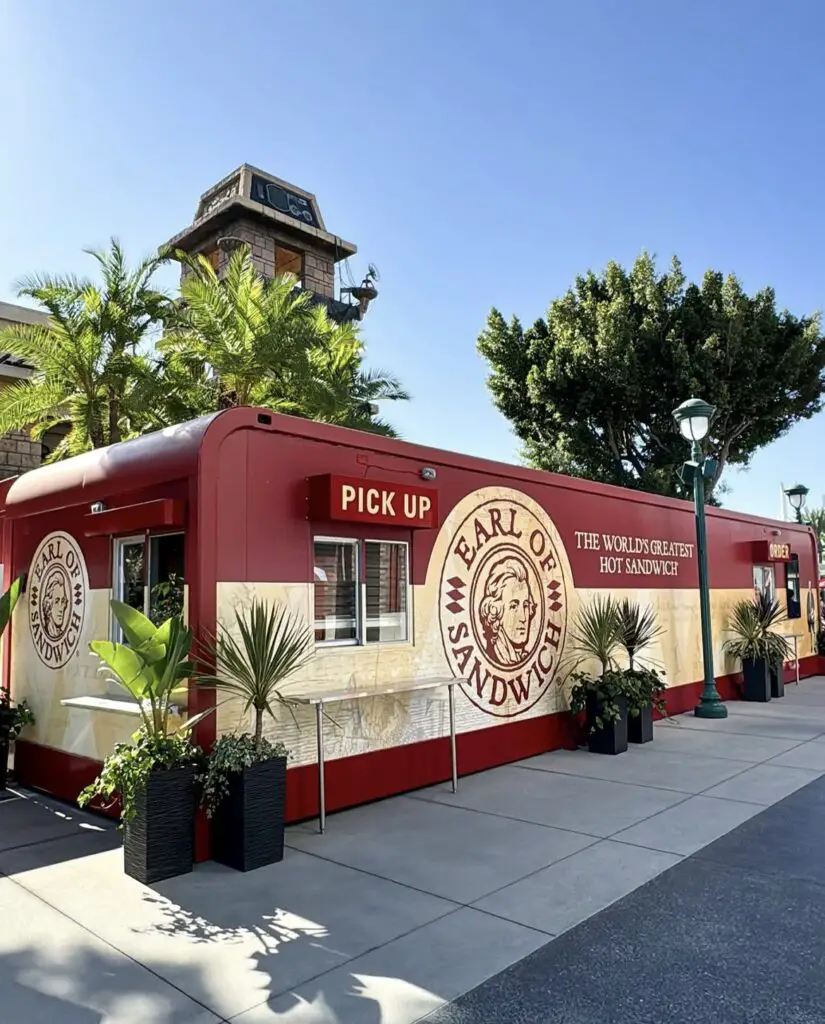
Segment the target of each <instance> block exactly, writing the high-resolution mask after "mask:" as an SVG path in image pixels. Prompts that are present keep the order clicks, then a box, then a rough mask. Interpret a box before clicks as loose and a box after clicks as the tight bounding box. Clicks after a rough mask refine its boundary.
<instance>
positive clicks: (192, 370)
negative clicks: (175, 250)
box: [146, 246, 408, 434]
mask: <svg viewBox="0 0 825 1024" xmlns="http://www.w3.org/2000/svg"><path fill="white" fill-rule="evenodd" d="M181 258H182V259H184V260H185V262H186V263H187V264H188V266H189V269H190V273H189V274H188V275H187V276H186V277H185V278H184V280H183V282H182V284H181V298H182V303H181V305H180V308H179V312H178V314H177V316H176V317H175V319H174V321H173V322H172V323H171V324H170V327H169V329H168V330H167V333H166V334H165V336H164V338H163V339H162V341H161V342H160V343H159V345H158V352H159V356H160V363H159V371H160V372H159V374H158V375H157V377H156V378H155V379H154V380H150V379H147V380H146V386H147V395H146V405H147V407H149V408H151V409H154V410H155V415H156V417H157V421H158V423H157V425H162V424H163V423H164V422H168V423H175V422H180V421H181V420H183V419H189V418H192V417H194V416H200V415H204V414H206V413H208V412H214V411H216V410H218V409H222V408H229V407H231V406H236V405H253V406H255V405H260V406H266V407H269V408H272V409H275V410H276V411H279V412H286V413H291V414H293V415H298V416H304V417H307V418H311V419H318V420H323V421H324V422H327V423H337V424H339V425H343V426H352V427H357V428H359V429H362V430H371V431H375V432H379V433H390V434H391V433H392V432H393V431H392V428H391V427H390V426H389V425H388V424H386V423H384V422H383V421H382V420H378V419H376V418H375V414H374V410H373V408H372V406H373V403H376V402H379V401H384V400H391V401H396V400H403V399H406V398H407V397H408V396H407V394H406V393H405V392H404V391H403V389H402V388H401V385H400V384H399V382H398V381H397V380H395V379H394V378H393V377H391V376H389V375H387V374H383V373H378V372H374V371H373V372H370V371H367V370H365V369H364V368H363V358H364V347H363V343H362V341H361V339H360V337H359V336H358V334H357V331H356V329H355V327H354V326H353V325H351V324H344V325H341V324H337V323H336V322H335V321H333V320H332V319H331V318H330V317H329V316H328V314H327V312H326V310H325V309H324V308H323V307H322V306H320V305H317V304H315V303H313V302H312V299H311V296H310V295H309V294H308V293H307V292H304V291H301V290H297V289H296V288H295V278H294V277H292V276H291V275H280V276H277V277H275V278H273V279H272V280H265V279H264V278H263V277H262V276H261V275H260V274H259V273H258V271H257V270H256V268H255V265H254V263H253V260H252V256H251V253H250V250H249V247H248V246H240V247H238V248H237V249H236V250H235V251H234V252H233V253H232V255H231V256H230V258H229V261H228V265H227V268H226V272H225V274H224V275H223V276H222V277H221V278H218V276H217V274H216V272H215V270H214V268H213V267H212V266H211V265H210V264H209V263H208V262H207V261H206V260H204V259H203V258H202V257H196V258H194V259H192V258H189V257H181Z"/></svg>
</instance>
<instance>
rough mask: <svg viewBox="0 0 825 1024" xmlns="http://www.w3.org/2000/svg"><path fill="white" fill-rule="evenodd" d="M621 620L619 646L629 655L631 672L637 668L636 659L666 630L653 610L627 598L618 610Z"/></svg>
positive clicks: (628, 660)
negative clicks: (643, 607) (657, 619)
mask: <svg viewBox="0 0 825 1024" xmlns="http://www.w3.org/2000/svg"><path fill="white" fill-rule="evenodd" d="M616 615H617V617H618V620H619V646H620V647H621V648H622V649H623V650H624V652H625V654H626V655H627V662H628V667H629V668H630V669H631V671H632V670H633V669H634V668H635V667H636V665H635V661H636V657H637V656H638V655H639V654H641V652H642V651H644V650H646V649H647V648H648V647H650V645H651V644H652V643H653V641H654V640H655V639H656V638H657V637H659V636H661V635H662V633H663V632H664V629H663V628H662V627H661V626H659V625H658V624H657V622H656V613H655V612H654V611H653V609H652V608H645V609H644V610H643V609H642V608H641V606H640V605H639V603H638V602H637V601H631V600H630V598H627V597H625V598H624V599H623V600H622V601H621V602H620V603H619V604H618V606H617V608H616Z"/></svg>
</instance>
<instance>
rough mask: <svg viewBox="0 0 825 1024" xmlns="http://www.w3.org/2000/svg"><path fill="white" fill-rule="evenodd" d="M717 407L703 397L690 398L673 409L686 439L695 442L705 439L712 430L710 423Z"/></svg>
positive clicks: (674, 416)
mask: <svg viewBox="0 0 825 1024" xmlns="http://www.w3.org/2000/svg"><path fill="white" fill-rule="evenodd" d="M715 413H716V409H714V407H713V406H712V405H708V403H707V402H703V401H702V399H701V398H689V399H688V400H687V401H686V402H682V404H681V405H680V406H679V408H678V409H674V410H673V418H674V419H675V420H676V423H677V425H678V427H679V430H680V431H681V434H682V437H683V438H684V439H685V440H686V441H691V442H693V443H694V444H696V443H698V442H699V441H702V440H704V438H706V437H707V434H708V431H709V430H710V423H711V420H712V419H713V417H714V415H715Z"/></svg>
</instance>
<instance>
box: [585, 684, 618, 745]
mask: <svg viewBox="0 0 825 1024" xmlns="http://www.w3.org/2000/svg"><path fill="white" fill-rule="evenodd" d="M616 703H617V704H618V705H619V709H620V711H621V716H620V717H619V719H618V721H616V722H610V723H608V724H606V725H605V726H604V727H603V728H602V729H596V730H595V732H594V731H592V729H591V732H590V735H589V737H588V740H587V747H588V750H589V751H590V753H591V754H622V753H624V751H625V750H627V701H626V700H625V699H624V698H623V697H622V698H620V699H619V700H618V701H617V702H616ZM598 717H599V702H598V701H597V700H596V699H595V698H594V697H591V698H589V699H588V701H587V726H588V728H589V729H590V728H591V725H592V723H593V722H594V721H595V720H596V718H598Z"/></svg>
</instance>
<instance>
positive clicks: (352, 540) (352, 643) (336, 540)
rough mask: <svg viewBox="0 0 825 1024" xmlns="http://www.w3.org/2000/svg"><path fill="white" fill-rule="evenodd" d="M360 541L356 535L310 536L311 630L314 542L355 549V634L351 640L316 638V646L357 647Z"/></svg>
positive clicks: (313, 628) (313, 613)
mask: <svg viewBox="0 0 825 1024" xmlns="http://www.w3.org/2000/svg"><path fill="white" fill-rule="evenodd" d="M360 543H361V542H360V541H359V539H358V538H357V537H327V536H318V537H313V538H312V631H313V634H314V632H315V629H316V626H315V623H316V621H317V620H316V618H315V582H316V581H315V545H316V544H341V545H344V544H345V545H347V546H348V547H352V548H354V549H355V636H354V637H353V638H352V639H351V640H316V641H315V646H316V647H358V646H359V645H360V639H361V629H360V623H361V575H362V573H361V557H360V547H359V545H360Z"/></svg>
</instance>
